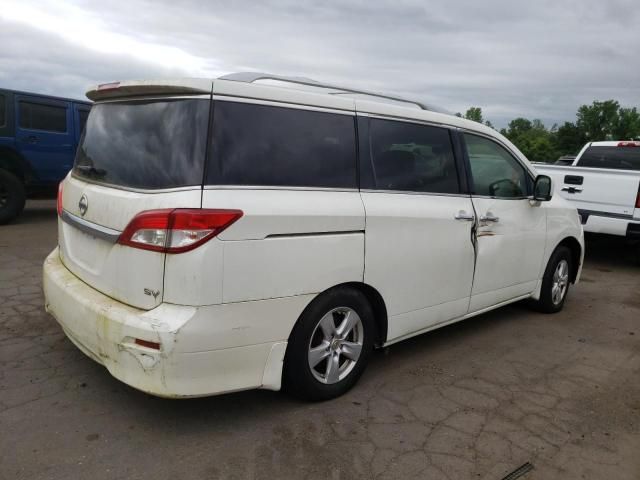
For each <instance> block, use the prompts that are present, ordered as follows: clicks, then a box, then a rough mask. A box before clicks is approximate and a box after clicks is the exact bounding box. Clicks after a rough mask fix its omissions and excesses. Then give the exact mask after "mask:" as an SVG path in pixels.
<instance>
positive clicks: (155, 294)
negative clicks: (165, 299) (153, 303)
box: [144, 288, 160, 300]
mask: <svg viewBox="0 0 640 480" xmlns="http://www.w3.org/2000/svg"><path fill="white" fill-rule="evenodd" d="M144 294H145V295H149V296H150V297H153V299H154V300H155V299H157V298H158V295H160V290H151V289H150V288H145V289H144Z"/></svg>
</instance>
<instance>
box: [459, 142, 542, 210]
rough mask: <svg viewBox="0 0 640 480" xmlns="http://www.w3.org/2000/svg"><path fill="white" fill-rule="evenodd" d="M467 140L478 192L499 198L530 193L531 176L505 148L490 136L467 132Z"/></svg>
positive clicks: (474, 181) (522, 195)
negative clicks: (490, 138)
mask: <svg viewBox="0 0 640 480" xmlns="http://www.w3.org/2000/svg"><path fill="white" fill-rule="evenodd" d="M464 140H465V143H466V145H467V152H468V154H469V162H470V164H471V175H472V177H473V186H474V193H475V194H476V195H483V196H487V197H499V198H521V197H526V196H528V194H529V190H530V184H531V182H530V180H529V176H528V175H527V172H526V171H525V169H524V167H523V166H522V165H521V164H520V162H518V161H517V160H516V159H515V158H514V157H513V155H511V154H510V153H509V152H508V151H507V150H506V149H505V148H504V147H502V146H501V145H499V144H497V143H496V142H494V141H492V140H489V139H488V138H484V137H480V136H477V135H471V134H467V133H465V134H464Z"/></svg>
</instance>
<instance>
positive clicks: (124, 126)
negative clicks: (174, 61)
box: [73, 99, 210, 189]
mask: <svg viewBox="0 0 640 480" xmlns="http://www.w3.org/2000/svg"><path fill="white" fill-rule="evenodd" d="M209 103H210V102H209V100H208V99H181V100H167V99H163V100H144V101H130V102H117V103H103V104H97V105H94V106H93V107H92V108H91V113H90V114H89V118H88V119H87V125H86V129H85V131H84V133H83V135H82V139H81V141H80V146H79V148H78V151H77V154H76V161H75V165H74V167H73V173H74V174H75V175H76V176H79V177H82V178H84V179H87V180H90V181H95V182H100V183H106V184H110V185H116V186H123V187H132V188H141V189H160V188H174V187H184V186H191V185H200V184H201V183H202V176H203V169H204V157H205V145H206V134H207V124H208V113H209Z"/></svg>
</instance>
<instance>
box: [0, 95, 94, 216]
mask: <svg viewBox="0 0 640 480" xmlns="http://www.w3.org/2000/svg"><path fill="white" fill-rule="evenodd" d="M90 109H91V103H89V102H83V101H79V100H72V99H68V98H60V97H51V96H48V95H40V94H36V93H25V92H18V91H15V90H4V89H0V224H3V223H7V222H9V221H11V220H12V219H14V218H15V217H17V216H18V215H19V214H20V212H22V209H23V208H24V204H25V200H26V198H27V197H33V196H37V195H46V194H49V193H53V192H55V187H56V186H57V184H58V183H59V182H60V181H61V180H62V179H63V178H64V177H65V175H66V174H67V172H68V171H69V170H71V167H72V166H73V159H74V157H75V152H76V147H77V146H78V142H79V141H80V135H81V133H82V130H83V129H84V125H85V123H86V121H87V117H88V115H89V110H90Z"/></svg>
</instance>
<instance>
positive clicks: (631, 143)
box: [618, 140, 640, 147]
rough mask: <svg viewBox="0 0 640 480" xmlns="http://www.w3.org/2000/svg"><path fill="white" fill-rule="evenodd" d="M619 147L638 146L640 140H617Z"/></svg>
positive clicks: (639, 145)
mask: <svg viewBox="0 0 640 480" xmlns="http://www.w3.org/2000/svg"><path fill="white" fill-rule="evenodd" d="M618 146H619V147H640V142H636V141H633V140H629V141H628V142H618Z"/></svg>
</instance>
